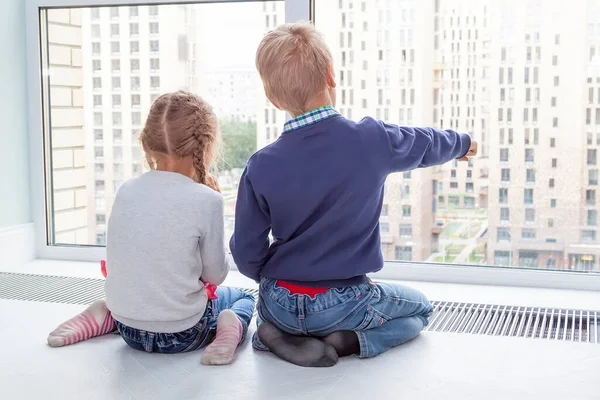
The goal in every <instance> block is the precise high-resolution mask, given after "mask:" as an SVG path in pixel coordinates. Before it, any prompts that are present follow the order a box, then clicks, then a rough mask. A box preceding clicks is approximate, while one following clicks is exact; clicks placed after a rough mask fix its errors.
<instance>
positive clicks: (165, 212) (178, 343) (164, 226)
mask: <svg viewBox="0 0 600 400" xmlns="http://www.w3.org/2000/svg"><path fill="white" fill-rule="evenodd" d="M140 141H141V144H142V147H143V149H144V152H145V153H146V160H147V161H148V164H149V165H150V168H151V170H150V171H149V172H147V173H145V174H143V175H142V176H140V177H138V178H135V179H132V180H130V181H128V182H127V183H125V184H124V185H123V186H122V187H121V188H120V189H119V192H118V193H117V196H116V198H115V202H114V205H113V208H112V214H111V217H110V219H109V221H108V232H107V239H108V241H107V245H106V254H107V264H106V265H107V272H108V274H107V277H106V283H105V291H106V301H104V300H98V301H96V302H94V303H93V304H92V305H91V306H90V307H88V308H87V309H86V310H85V311H84V312H83V313H81V314H79V315H77V316H76V317H74V318H72V319H70V320H69V321H67V322H65V323H63V324H61V325H60V326H59V327H58V328H56V329H55V330H54V331H53V332H52V333H50V336H49V337H48V343H49V344H50V346H53V347H60V346H64V345H69V344H73V343H76V342H79V341H82V340H86V339H89V338H92V337H95V336H100V335H104V334H107V333H109V332H113V331H115V330H118V332H119V333H120V335H121V337H122V338H123V340H125V342H126V343H127V344H128V345H130V346H131V347H133V348H134V349H138V350H144V351H147V352H158V353H179V352H186V351H191V350H196V349H199V348H202V347H204V346H207V345H209V344H210V345H209V346H208V348H207V349H206V351H205V352H204V354H203V356H202V363H203V364H229V363H230V362H231V361H232V359H233V356H234V353H235V350H236V348H237V346H238V344H239V343H240V342H241V341H242V340H243V338H244V336H245V334H246V331H247V329H248V324H249V322H250V319H251V318H252V314H253V312H254V298H253V297H252V296H251V295H249V294H247V293H244V292H242V291H241V290H239V289H232V288H218V289H217V291H216V297H217V299H214V300H210V299H208V295H207V292H206V289H205V284H208V283H210V284H213V285H219V284H221V283H222V282H223V281H224V280H225V277H226V276H227V273H228V271H229V267H230V265H231V263H232V261H231V259H230V257H229V256H228V254H227V252H226V250H225V243H224V219H223V198H222V196H221V195H220V194H219V193H217V192H218V191H219V188H218V186H217V182H216V179H215V178H213V177H212V176H211V175H209V173H208V171H209V170H210V167H211V165H212V163H213V162H214V161H215V160H216V158H217V157H216V153H217V147H218V144H219V133H218V128H217V119H216V117H215V114H214V113H213V111H212V108H211V107H210V106H209V105H208V104H207V103H206V102H205V101H204V100H202V99H201V98H199V97H198V96H195V95H193V94H191V93H187V92H183V91H179V92H176V93H168V94H165V95H162V96H160V97H159V98H158V99H156V101H155V102H154V103H153V104H152V107H151V109H150V114H149V115H148V119H147V120H146V125H145V127H144V129H143V131H142V132H141V134H140Z"/></svg>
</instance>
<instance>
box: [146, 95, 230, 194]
mask: <svg viewBox="0 0 600 400" xmlns="http://www.w3.org/2000/svg"><path fill="white" fill-rule="evenodd" d="M140 142H141V144H142V147H143V149H144V152H145V153H146V161H147V162H148V165H149V167H150V168H151V169H155V168H156V162H157V160H158V159H159V158H161V157H163V156H169V157H173V158H184V157H188V156H192V160H193V165H194V171H195V180H196V182H198V183H201V184H204V185H206V186H209V187H211V188H212V189H214V190H218V188H217V187H215V186H216V183H215V181H214V179H212V178H211V176H210V170H211V167H213V166H214V164H215V163H216V161H217V158H218V154H219V150H220V145H221V142H220V135H219V129H218V123H217V117H216V115H215V113H214V112H213V109H212V107H211V106H210V105H209V104H208V103H207V102H206V101H204V100H203V99H202V98H200V97H199V96H196V95H194V94H192V93H189V92H185V91H178V92H174V93H167V94H163V95H162V96H160V97H159V98H157V99H156V100H155V101H154V103H153V104H152V106H151V107H150V112H149V114H148V118H147V119H146V125H145V126H144V129H143V130H142V132H141V133H140Z"/></svg>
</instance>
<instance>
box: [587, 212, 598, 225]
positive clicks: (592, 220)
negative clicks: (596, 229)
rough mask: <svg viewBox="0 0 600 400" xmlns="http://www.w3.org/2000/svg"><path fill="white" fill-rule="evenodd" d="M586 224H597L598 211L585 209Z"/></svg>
mask: <svg viewBox="0 0 600 400" xmlns="http://www.w3.org/2000/svg"><path fill="white" fill-rule="evenodd" d="M587 224H588V226H596V225H598V211H596V210H588V211H587Z"/></svg>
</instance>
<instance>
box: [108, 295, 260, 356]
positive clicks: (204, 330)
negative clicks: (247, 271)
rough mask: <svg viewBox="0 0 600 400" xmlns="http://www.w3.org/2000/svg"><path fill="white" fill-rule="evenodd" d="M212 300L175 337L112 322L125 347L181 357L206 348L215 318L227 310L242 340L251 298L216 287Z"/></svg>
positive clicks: (252, 310)
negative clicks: (240, 327) (239, 326)
mask: <svg viewBox="0 0 600 400" xmlns="http://www.w3.org/2000/svg"><path fill="white" fill-rule="evenodd" d="M216 293H217V296H218V297H219V298H218V299H216V300H211V301H209V302H208V303H207V305H206V311H205V312H204V315H203V316H202V318H200V321H199V322H198V323H197V324H196V325H194V326H193V327H191V328H190V329H188V330H185V331H183V332H178V333H156V332H146V331H142V330H139V329H134V328H130V327H128V326H125V325H123V324H121V323H120V322H118V321H115V323H116V325H117V329H118V330H119V333H120V334H121V337H122V338H123V340H125V343H127V344H128V345H129V346H131V347H133V348H134V349H136V350H142V351H147V352H149V353H183V352H187V351H192V350H197V349H200V348H202V347H205V346H208V345H209V344H210V343H212V341H213V340H214V339H215V335H216V331H217V317H218V316H219V313H221V311H223V310H226V309H231V311H233V312H234V313H235V314H236V315H237V316H238V318H239V319H240V321H242V325H243V327H244V333H243V335H242V340H244V337H245V336H246V332H247V331H248V324H249V323H250V320H251V319H252V314H253V313H254V296H252V295H251V294H248V293H246V292H243V291H241V290H240V289H235V288H227V287H219V288H217V292H216Z"/></svg>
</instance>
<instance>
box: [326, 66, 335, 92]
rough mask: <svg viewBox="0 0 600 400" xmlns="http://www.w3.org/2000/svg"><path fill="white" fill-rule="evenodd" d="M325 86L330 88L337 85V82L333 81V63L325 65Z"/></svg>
mask: <svg viewBox="0 0 600 400" xmlns="http://www.w3.org/2000/svg"><path fill="white" fill-rule="evenodd" d="M327 86H329V87H330V88H331V89H333V88H335V87H336V86H337V83H336V82H335V72H334V70H333V65H331V64H329V65H328V66H327Z"/></svg>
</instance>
